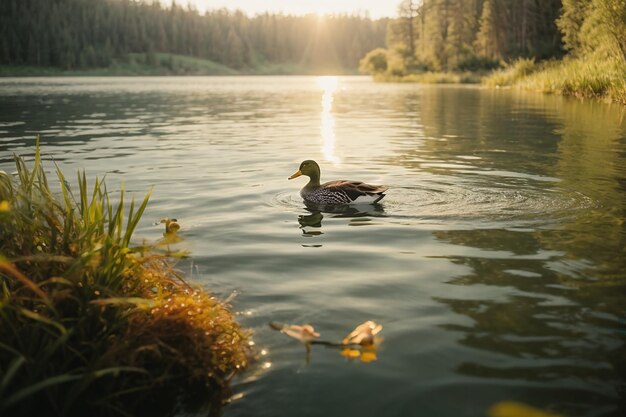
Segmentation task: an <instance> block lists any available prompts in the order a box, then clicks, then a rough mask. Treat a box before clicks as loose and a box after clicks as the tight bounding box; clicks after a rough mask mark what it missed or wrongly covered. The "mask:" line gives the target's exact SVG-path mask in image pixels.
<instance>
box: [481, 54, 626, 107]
mask: <svg viewBox="0 0 626 417" xmlns="http://www.w3.org/2000/svg"><path fill="white" fill-rule="evenodd" d="M483 83H484V84H486V85H488V86H492V87H494V86H514V87H517V88H522V89H528V90H535V91H541V92H544V93H551V94H563V95H568V96H575V97H579V98H599V99H605V100H609V101H614V102H618V103H622V104H626V64H625V63H624V61H623V60H622V59H618V58H600V57H596V56H593V55H592V56H587V57H585V58H566V59H564V60H562V61H549V62H544V63H541V64H536V63H534V61H531V60H525V59H520V60H518V61H516V62H515V63H513V64H512V65H510V66H509V67H508V68H505V69H503V70H500V71H495V72H494V73H493V74H491V75H490V76H488V77H486V78H485V79H484V80H483Z"/></svg>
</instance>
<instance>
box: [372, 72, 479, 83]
mask: <svg viewBox="0 0 626 417" xmlns="http://www.w3.org/2000/svg"><path fill="white" fill-rule="evenodd" d="M374 80H375V81H383V82H399V83H418V84H476V83H480V75H479V74H478V73H473V72H436V71H423V72H413V73H409V74H406V75H402V76H393V75H389V74H381V75H379V74H377V75H374Z"/></svg>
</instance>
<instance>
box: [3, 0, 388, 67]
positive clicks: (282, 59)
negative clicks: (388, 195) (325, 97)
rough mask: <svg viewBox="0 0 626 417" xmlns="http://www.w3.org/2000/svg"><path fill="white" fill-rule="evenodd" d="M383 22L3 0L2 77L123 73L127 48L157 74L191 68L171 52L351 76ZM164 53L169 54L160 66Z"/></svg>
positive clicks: (381, 36)
mask: <svg viewBox="0 0 626 417" xmlns="http://www.w3.org/2000/svg"><path fill="white" fill-rule="evenodd" d="M178 3H184V2H178ZM386 22H387V19H379V20H372V19H370V18H368V17H367V16H364V15H333V16H326V17H324V18H321V17H320V16H317V15H306V16H291V15H282V14H269V13H265V14H261V15H256V16H253V17H249V16H247V15H246V14H244V13H243V12H240V11H236V12H231V11H227V10H225V9H219V10H213V11H209V12H207V13H204V14H200V13H199V12H198V11H197V10H196V9H194V8H192V7H191V6H187V7H182V6H179V5H178V4H177V3H176V2H171V3H170V4H169V5H168V6H163V5H161V3H159V2H156V1H155V2H147V1H135V0H102V1H91V0H57V1H50V2H42V1H39V0H3V1H2V2H0V66H4V70H3V72H4V74H12V70H13V69H16V68H15V67H16V66H20V67H21V68H22V71H23V68H24V67H29V68H30V71H31V72H33V71H34V70H33V68H50V67H53V68H58V69H59V70H62V71H70V72H72V71H85V70H90V69H94V68H99V69H102V68H107V69H110V72H111V73H112V74H119V73H120V72H122V70H123V69H124V68H125V67H124V65H125V64H127V63H128V61H130V60H132V54H145V56H146V57H147V58H146V60H144V61H143V62H142V65H145V66H148V67H152V68H156V69H155V70H154V71H155V72H157V73H163V74H170V73H174V74H178V73H183V74H186V73H187V72H184V71H182V70H180V68H179V69H177V68H176V62H175V61H176V59H174V62H172V61H171V60H170V58H169V57H172V56H185V57H192V58H197V59H201V60H205V61H210V62H212V63H214V64H218V65H220V66H222V67H221V69H219V71H217V73H222V72H223V71H224V68H226V69H228V71H232V72H239V73H246V74H248V73H268V72H269V73H274V72H276V73H294V72H299V73H301V72H300V71H301V70H302V69H306V73H333V74H335V73H356V72H357V66H358V61H359V59H360V58H361V57H362V56H363V55H365V53H366V52H367V51H369V50H370V49H374V48H376V47H380V46H383V45H384V40H385V31H386ZM160 54H168V55H167V58H166V60H165V62H161V61H162V60H161V59H160V57H162V56H163V55H160ZM135 69H136V68H129V70H130V73H131V74H134V73H135V72H134V71H135ZM19 71H20V70H19V69H16V71H15V73H17V74H19V73H20V72H19ZM159 71H160V72H159ZM215 71H216V70H215V69H214V68H206V67H202V68H198V67H195V71H193V72H192V73H194V74H195V73H201V74H215V73H216V72H215Z"/></svg>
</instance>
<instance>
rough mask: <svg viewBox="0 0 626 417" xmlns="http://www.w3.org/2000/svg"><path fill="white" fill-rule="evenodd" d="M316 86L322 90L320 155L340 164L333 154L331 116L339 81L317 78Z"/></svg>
mask: <svg viewBox="0 0 626 417" xmlns="http://www.w3.org/2000/svg"><path fill="white" fill-rule="evenodd" d="M317 85H318V86H319V87H320V88H321V89H322V92H323V94H322V112H321V114H320V116H321V122H320V132H321V135H322V153H323V154H324V158H325V159H326V160H327V161H329V162H332V163H333V164H335V165H338V164H339V163H341V160H340V159H339V157H338V156H337V155H336V154H335V118H334V116H333V114H332V107H333V98H334V94H335V91H337V87H338V86H339V79H338V78H337V77H333V76H324V77H318V78H317Z"/></svg>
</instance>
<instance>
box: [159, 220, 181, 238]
mask: <svg viewBox="0 0 626 417" xmlns="http://www.w3.org/2000/svg"><path fill="white" fill-rule="evenodd" d="M177 222H178V220H176V219H170V218H167V217H166V218H164V219H161V221H160V222H159V223H161V224H165V233H164V235H170V234H174V233H176V232H178V231H179V230H180V224H178V223H177Z"/></svg>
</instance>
